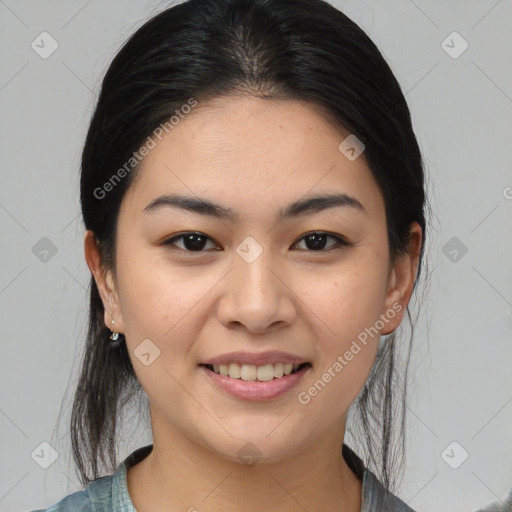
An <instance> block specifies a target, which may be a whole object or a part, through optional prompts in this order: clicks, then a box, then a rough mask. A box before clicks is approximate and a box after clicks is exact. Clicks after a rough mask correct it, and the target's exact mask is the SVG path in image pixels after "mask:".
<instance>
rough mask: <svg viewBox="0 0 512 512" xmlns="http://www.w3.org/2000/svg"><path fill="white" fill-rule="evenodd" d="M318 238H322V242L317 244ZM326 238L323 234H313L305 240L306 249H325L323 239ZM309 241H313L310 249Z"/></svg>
mask: <svg viewBox="0 0 512 512" xmlns="http://www.w3.org/2000/svg"><path fill="white" fill-rule="evenodd" d="M318 238H322V239H323V241H320V242H318ZM326 238H327V235H325V234H321V233H320V234H319V233H313V234H311V235H309V236H308V237H307V238H306V245H307V246H308V249H323V248H324V247H325V241H326V240H325V239H326ZM315 240H316V241H315ZM311 241H313V243H312V244H311V245H312V247H310V244H309V242H311Z"/></svg>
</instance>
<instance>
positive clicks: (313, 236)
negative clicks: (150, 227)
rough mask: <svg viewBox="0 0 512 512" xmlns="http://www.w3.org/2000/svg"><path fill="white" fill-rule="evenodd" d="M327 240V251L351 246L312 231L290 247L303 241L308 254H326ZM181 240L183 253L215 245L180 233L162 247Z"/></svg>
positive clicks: (193, 234) (202, 236) (199, 236)
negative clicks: (328, 245) (328, 243)
mask: <svg viewBox="0 0 512 512" xmlns="http://www.w3.org/2000/svg"><path fill="white" fill-rule="evenodd" d="M328 238H331V239H333V240H335V243H334V244H332V245H331V246H330V248H329V249H328V250H329V251H330V250H332V247H334V246H338V248H339V247H340V246H347V247H349V246H351V245H352V244H351V243H349V242H347V241H346V240H344V239H343V238H341V237H339V236H336V235H331V234H329V233H326V232H325V231H313V232H311V233H307V234H306V235H304V236H303V237H302V238H301V239H300V240H299V242H297V243H296V244H294V245H293V246H292V247H295V246H296V245H298V244H299V243H300V242H302V241H303V240H304V241H305V243H306V249H305V250H309V251H310V252H327V251H326V250H325V241H326V239H328ZM181 239H182V240H183V246H182V247H179V249H182V250H183V251H185V252H204V251H203V249H204V248H205V245H206V243H207V242H208V241H210V242H212V243H213V245H215V246H216V244H215V243H214V242H213V240H212V239H211V238H210V237H209V236H207V235H205V234H204V233H200V232H188V233H182V234H181V235H177V236H174V237H172V238H169V239H168V240H166V241H165V242H163V245H176V244H175V242H176V241H177V240H181ZM216 250H219V249H216Z"/></svg>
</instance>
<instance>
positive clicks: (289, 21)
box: [71, 0, 428, 490]
mask: <svg viewBox="0 0 512 512" xmlns="http://www.w3.org/2000/svg"><path fill="white" fill-rule="evenodd" d="M233 94H248V95H253V96H256V97H259V98H265V99H269V100H272V99H296V100H303V101H307V102H308V103H309V104H310V105H312V106H314V107H315V108H317V109H319V111H321V112H322V113H323V114H324V116H325V118H326V119H328V120H330V121H331V122H333V123H335V124H336V125H337V126H339V127H343V128H344V129H347V130H348V131H349V132H350V133H353V134H355V135H356V136H357V137H358V138H359V139H360V140H361V141H362V142H363V143H364V145H365V148H366V149H365V152H364V158H365V159H366V161H367V163H368V166H369V167H370V170H371V172H372V174H373V176H374V178H375V180H376V182H377V184H378V186H379V187H380V190H381V192H382V195H383V198H384V202H385V208H386V217H387V230H388V240H389V254H390V260H391V262H392V263H393V262H395V261H396V258H399V257H400V256H401V255H404V254H406V253H407V252H408V244H409V228H410V224H411V223H412V222H414V221H416V222H418V224H419V225H420V226H421V228H422V230H423V235H424V236H423V239H422V244H421V251H420V261H419V268H418V273H417V276H416V280H415V282H414V288H416V285H417V282H418V279H419V276H420V271H421V261H422V259H423V253H424V246H425V216H424V208H426V207H427V206H428V204H427V202H426V197H425V191H424V172H423V163H422V157H421V154H420V149H419V147H418V143H417V140H416V138H415V135H414V132H413V128H412V122H411V117H410V112H409V109H408V107H407V104H406V101H405V98H404V96H403V94H402V92H401V89H400V86H399V84H398V83H397V80H396V79H395V77H394V75H393V73H392V71H391V69H390V68H389V66H388V64H387V63H386V61H385V60H384V58H383V56H382V55H381V53H380V52H379V50H378V49H377V47H376V46H375V44H374V43H373V42H372V41H371V40H370V39H369V37H368V36H367V35H366V34H365V32H364V31H363V30H362V29H361V28H359V27H358V26H357V25H356V24H355V23H354V22H353V21H351V20H350V19H349V18H348V17H347V16H345V15H344V14H343V13H342V12H340V11H339V10H337V9H336V8H335V7H333V6H332V5H330V4H329V3H327V2H324V1H322V0H188V1H186V2H184V3H181V4H178V5H175V6H173V7H171V8H168V9H166V10H165V11H163V12H161V13H159V14H158V15H156V16H155V17H153V18H152V19H150V20H149V21H147V22H146V23H145V24H144V25H142V26H141V27H140V28H139V29H138V30H137V31H136V32H135V33H134V34H133V35H132V36H131V37H130V38H129V39H128V40H127V42H126V43H125V44H124V46H123V47H122V48H121V50H120V51H119V52H118V53H117V55H116V56H115V58H114V59H113V61H112V63H111V65H110V66H109V68H108V70H107V72H106V74H105V77H104V80H103V83H102V86H101V92H100V95H99V99H98V102H97V105H96V108H95V111H94V114H93V116H92V120H91V123H90V126H89V130H88V133H87V139H86V141H85V146H84V149H83V154H82V161H81V182H80V183H81V206H82V213H83V220H84V223H85V227H86V229H89V230H92V231H93V232H94V234H95V237H96V240H97V243H98V246H99V249H100V253H101V258H102V268H104V269H105V270H111V271H112V272H113V274H114V277H115V268H116V259H115V255H116V243H115V242H116V224H117V219H118V214H119V209H120V204H121V201H122V199H123V196H124V195H125V193H126V191H127V190H128V188H129V187H130V185H131V183H132V182H133V180H134V179H135V177H136V175H137V170H138V168H139V165H138V164H133V161H132V164H130V165H132V166H133V169H131V170H129V172H128V170H127V168H126V162H128V161H130V159H132V158H133V157H134V152H137V150H138V149H139V148H140V147H141V145H142V144H143V142H144V140H145V139H147V138H148V136H150V135H151V134H154V133H155V130H156V129H157V128H158V126H159V125H161V124H162V123H166V122H167V123H168V121H169V119H170V117H171V116H173V115H174V114H175V113H177V112H176V111H177V110H178V109H180V108H181V107H182V106H183V105H186V104H190V101H191V99H192V100H193V101H197V102H198V104H204V103H205V102H207V101H208V99H211V98H214V97H217V96H228V95H233ZM340 141H341V140H340ZM123 165H124V166H125V167H124V169H125V171H126V172H125V173H122V175H123V176H122V179H117V178H119V177H120V176H121V174H120V173H119V172H118V173H117V178H116V181H115V183H114V182H113V181H112V179H113V178H115V175H116V172H117V171H118V170H119V169H121V168H122V167H123ZM106 183H110V184H111V186H109V187H108V190H109V192H108V198H106V199H103V198H102V197H98V196H99V195H100V194H99V193H98V190H100V189H102V190H106V189H107V187H106V186H104V185H105V184H106ZM407 314H408V317H409V320H411V315H410V310H409V307H408V308H407ZM396 332H397V331H395V332H394V333H392V334H390V335H389V336H388V337H386V338H385V340H384V342H383V340H382V339H381V344H380V346H379V351H378V354H377V359H376V362H375V364H374V366H373V368H372V371H371V373H370V376H369V378H368V380H367V382H366V383H365V386H364V388H363V389H362V390H361V392H360V394H359V396H358V397H357V400H356V401H355V402H354V404H352V407H351V409H350V414H349V419H350V421H348V422H347V429H346V430H347V433H350V434H351V435H354V436H355V437H356V438H357V439H356V440H357V442H358V444H359V447H360V453H359V455H360V456H361V458H362V459H363V461H364V463H365V464H366V466H368V467H369V468H370V469H371V470H373V471H374V472H375V474H376V475H377V477H378V478H379V479H380V481H381V482H382V483H383V485H384V486H386V488H388V489H390V490H394V485H395V484H394V476H395V473H396V471H397V468H399V469H403V461H404V453H405V429H404V425H405V406H406V405H405V404H406V402H405V398H406V385H405V384H404V385H403V386H402V385H401V384H400V383H399V381H398V378H397V374H399V373H401V372H397V371H396V370H397V369H396V368H395V365H396V364H397V362H398V360H397V350H398V348H399V346H398V345H397V342H396V339H395V337H396V336H395V335H396ZM109 335H110V329H109V328H108V327H106V326H105V324H104V309H103V304H102V301H101V299H100V295H99V293H98V288H97V286H96V283H95V280H94V278H93V277H92V276H91V281H90V313H89V326H88V334H87V339H86V343H85V346H84V347H83V355H82V362H81V364H82V367H81V374H80V376H79V380H78V383H77V388H76V392H75V395H74V401H73V408H72V414H71V444H72V449H73V456H74V460H75V463H76V465H77V467H78V470H79V472H80V479H81V482H82V484H83V485H86V484H87V483H88V482H90V481H91V480H94V479H96V478H98V477H99V476H101V473H100V471H99V463H100V461H101V462H102V463H103V464H105V465H106V468H107V471H108V472H109V473H111V472H113V471H114V470H115V469H116V468H117V462H116V440H117V437H116V433H117V430H118V428H117V427H118V417H119V416H120V415H121V413H122V412H123V411H124V407H125V405H126V404H127V403H129V402H130V401H132V399H133V398H134V396H135V395H136V394H138V393H139V394H141V395H142V393H141V391H142V388H141V386H140V384H139V383H138V381H137V378H136V375H135V373H134V370H133V367H132V365H131V361H130V358H129V355H128V352H127V348H126V344H125V343H120V344H118V346H117V347H115V348H112V344H111V342H110V341H109V339H108V338H109ZM411 346H412V332H411V339H410V344H409V351H408V354H407V358H406V366H405V372H403V374H402V375H403V378H404V382H405V383H406V382H407V369H408V366H409V358H410V353H411V350H410V349H411ZM397 391H398V392H397ZM397 397H398V399H397ZM395 435H396V436H398V440H399V441H401V444H400V445H399V446H397V445H396V444H395V442H394V436H395ZM356 451H357V450H356ZM395 452H396V453H395ZM397 454H398V456H399V457H401V459H400V464H399V463H398V461H397ZM105 455H108V460H107V458H106V457H105ZM89 469H90V472H89Z"/></svg>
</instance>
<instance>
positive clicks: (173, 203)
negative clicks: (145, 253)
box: [144, 194, 366, 222]
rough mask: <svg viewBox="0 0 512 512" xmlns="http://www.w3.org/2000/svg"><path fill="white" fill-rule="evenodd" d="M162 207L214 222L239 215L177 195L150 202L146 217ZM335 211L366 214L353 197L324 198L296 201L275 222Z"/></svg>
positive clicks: (327, 195)
mask: <svg viewBox="0 0 512 512" xmlns="http://www.w3.org/2000/svg"><path fill="white" fill-rule="evenodd" d="M164 207H176V208H181V209H183V210H187V211H190V212H193V213H198V214H200V215H205V216H209V217H215V218H217V219H222V220H227V221H230V222H237V220H238V218H239V215H238V213H237V212H236V211H235V210H233V209H232V208H228V207H226V206H222V205H220V204H217V203H214V202H212V201H209V200H207V199H203V198H198V197H193V196H182V195H177V194H164V195H162V196H159V197H157V198H155V199H153V200H152V201H151V202H150V203H149V204H148V205H147V206H146V207H145V208H144V212H145V213H152V212H155V211H157V210H160V209H161V208H164ZM336 207H349V208H353V209H355V210H357V211H360V212H362V213H365V214H366V210H365V208H364V206H363V205H362V204H361V202H360V201H358V200H357V199H356V198H355V197H352V196H349V195H347V194H324V195H317V196H313V197H309V198H305V199H299V200H297V201H294V202H293V203H291V204H289V205H288V206H286V207H285V208H280V209H279V210H278V212H277V215H276V220H277V221H282V220H285V219H289V218H292V217H299V216H302V215H313V214H315V213H318V212H321V211H323V210H327V209H329V208H336Z"/></svg>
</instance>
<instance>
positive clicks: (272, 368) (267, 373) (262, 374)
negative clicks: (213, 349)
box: [212, 363, 300, 381]
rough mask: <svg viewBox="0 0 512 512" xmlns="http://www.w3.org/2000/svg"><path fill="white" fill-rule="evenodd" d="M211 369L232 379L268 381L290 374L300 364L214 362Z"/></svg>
mask: <svg viewBox="0 0 512 512" xmlns="http://www.w3.org/2000/svg"><path fill="white" fill-rule="evenodd" d="M212 366H213V371H214V372H215V373H220V374H221V375H226V376H228V377H231V378H232V379H240V378H241V379H242V380H261V381H268V380H272V379H273V378H274V377H282V376H283V375H290V373H292V371H294V370H297V369H298V368H299V366H300V365H298V364H292V363H277V364H266V365H263V366H256V365H254V364H242V365H240V364H238V363H231V364H214V365H212Z"/></svg>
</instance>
